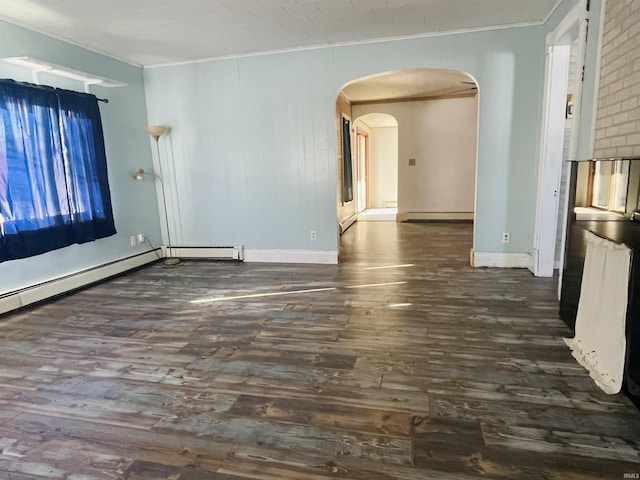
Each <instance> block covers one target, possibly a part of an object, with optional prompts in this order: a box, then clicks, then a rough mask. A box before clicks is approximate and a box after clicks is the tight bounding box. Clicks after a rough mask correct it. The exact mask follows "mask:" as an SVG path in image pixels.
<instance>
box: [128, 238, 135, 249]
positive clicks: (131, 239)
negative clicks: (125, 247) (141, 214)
mask: <svg viewBox="0 0 640 480" xmlns="http://www.w3.org/2000/svg"><path fill="white" fill-rule="evenodd" d="M129 241H130V242H131V246H132V247H135V246H136V236H135V235H132V236H131V238H130V239H129Z"/></svg>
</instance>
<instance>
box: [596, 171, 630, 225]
mask: <svg viewBox="0 0 640 480" xmlns="http://www.w3.org/2000/svg"><path fill="white" fill-rule="evenodd" d="M594 163H595V165H594V166H593V167H592V169H593V170H592V175H593V183H592V185H593V187H592V188H593V191H592V200H591V205H592V206H594V207H598V208H603V209H605V210H610V211H613V212H620V213H624V211H625V208H626V205H627V189H628V186H629V160H606V161H598V162H594Z"/></svg>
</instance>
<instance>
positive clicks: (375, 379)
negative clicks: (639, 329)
mask: <svg viewBox="0 0 640 480" xmlns="http://www.w3.org/2000/svg"><path fill="white" fill-rule="evenodd" d="M471 239H472V227H471V225H470V224H442V223H430V224H395V223H392V222H362V223H357V224H355V225H354V226H353V227H352V228H351V229H349V230H348V231H347V232H346V233H345V235H344V236H343V238H342V249H341V260H342V263H341V264H340V265H338V266H335V265H326V266H325V265H275V264H243V263H219V262H202V261H200V262H195V261H189V262H185V263H184V264H182V265H179V266H177V267H170V266H165V265H162V264H155V265H152V266H150V267H147V268H144V269H142V270H139V271H136V272H133V273H130V274H128V275H125V276H122V277H119V278H116V279H113V280H111V281H108V282H105V283H102V284H100V285H97V286H94V287H91V288H87V289H84V290H82V291H79V292H77V293H74V294H72V295H68V296H65V297H63V298H60V299H57V300H55V301H51V302H48V303H45V304H42V305H39V306H36V307H33V308H31V309H28V310H23V311H20V312H18V313H14V314H10V315H7V316H4V317H2V318H0V479H2V480H35V479H64V480H91V479H109V480H114V479H127V480H134V479H135V480H142V479H144V480H150V479H163V480H169V479H171V480H205V479H206V480H246V479H260V480H286V479H300V480H305V479H309V480H325V479H335V478H340V479H357V480H400V479H402V480H424V479H434V480H435V479H438V480H440V479H444V480H454V479H455V480H464V479H477V478H491V479H563V480H567V479H581V480H584V479H609V478H611V479H622V478H625V477H624V476H625V474H628V475H634V474H636V473H638V472H640V456H639V447H640V413H639V412H638V410H637V409H636V408H635V407H634V406H633V405H632V404H631V402H630V401H629V400H628V399H627V398H626V397H624V396H623V395H613V396H608V395H605V394H604V393H602V392H601V391H600V390H598V389H597V388H596V386H595V385H594V384H593V382H592V381H591V379H590V378H589V376H588V374H587V373H586V372H585V371H584V370H583V369H582V368H581V367H580V366H578V365H577V363H576V362H575V361H574V360H573V358H572V357H571V355H570V353H569V351H568V349H567V347H566V346H565V345H564V343H563V341H562V337H563V336H567V335H568V334H569V330H568V329H567V328H566V327H565V326H564V324H563V323H562V321H561V320H560V319H559V318H558V315H557V310H558V303H557V300H556V288H557V286H556V281H557V280H554V279H540V278H534V277H533V276H532V275H531V274H530V273H529V272H528V271H526V270H498V269H473V268H471V267H470V266H469V250H470V247H471ZM627 478H637V477H627Z"/></svg>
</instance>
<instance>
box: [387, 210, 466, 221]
mask: <svg viewBox="0 0 640 480" xmlns="http://www.w3.org/2000/svg"><path fill="white" fill-rule="evenodd" d="M397 219H398V221H399V222H409V221H411V220H473V212H398V216H397Z"/></svg>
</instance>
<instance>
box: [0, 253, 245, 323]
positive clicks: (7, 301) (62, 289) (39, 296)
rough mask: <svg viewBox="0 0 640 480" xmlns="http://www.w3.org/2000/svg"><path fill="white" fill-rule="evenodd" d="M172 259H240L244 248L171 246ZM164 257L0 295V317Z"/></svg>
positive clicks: (128, 261)
mask: <svg viewBox="0 0 640 480" xmlns="http://www.w3.org/2000/svg"><path fill="white" fill-rule="evenodd" d="M171 250H172V253H173V256H174V257H178V258H208V259H212V260H213V259H215V260H244V248H243V247H242V246H235V247H174V248H172V249H171ZM166 257H167V249H166V247H164V246H163V247H161V248H159V249H156V250H151V251H149V252H145V253H142V254H140V255H134V256H131V257H126V258H123V259H120V260H116V261H114V262H110V263H107V264H104V265H99V266H97V267H93V268H88V269H86V270H81V271H78V272H73V273H71V274H69V275H65V276H63V277H59V278H55V279H52V280H49V281H47V282H43V283H39V284H37V285H32V286H29V287H26V288H22V289H20V290H16V291H13V292H9V293H7V294H4V295H2V296H0V315H1V314H3V313H7V312H10V311H12V310H16V309H18V308H21V307H26V306H27V305H31V304H33V303H36V302H40V301H42V300H46V299H48V298H51V297H55V296H56V295H61V294H63V293H67V292H71V291H73V290H77V289H78V288H82V287H85V286H87V285H91V284H92V283H96V282H99V281H101V280H105V279H107V278H109V277H113V276H115V275H119V274H121V273H124V272H127V271H129V270H133V269H134V268H138V267H142V266H144V265H148V264H150V263H153V262H155V261H157V260H158V259H159V258H166Z"/></svg>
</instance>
